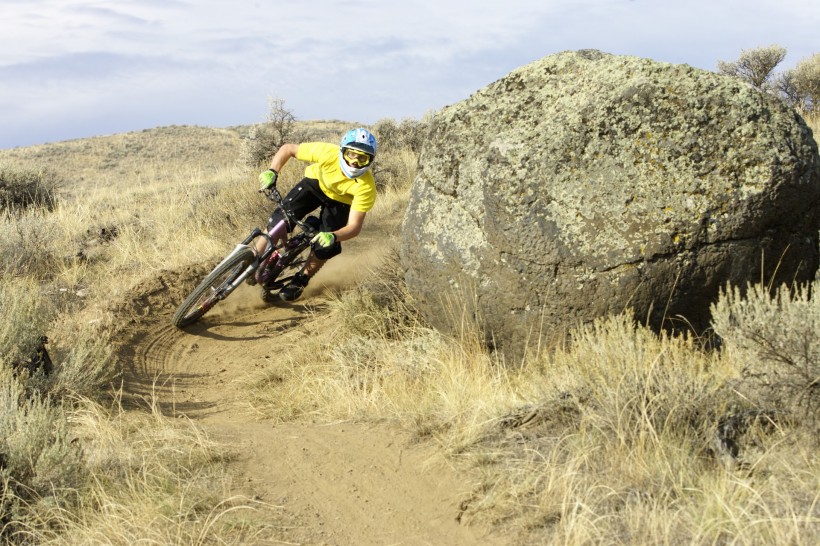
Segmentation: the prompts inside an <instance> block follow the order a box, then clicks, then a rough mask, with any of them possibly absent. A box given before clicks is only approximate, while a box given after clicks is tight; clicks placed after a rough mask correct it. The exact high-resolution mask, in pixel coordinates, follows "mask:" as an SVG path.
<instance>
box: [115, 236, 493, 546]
mask: <svg viewBox="0 0 820 546" xmlns="http://www.w3.org/2000/svg"><path fill="white" fill-rule="evenodd" d="M372 259H373V256H362V255H361V254H357V253H355V252H353V253H351V252H348V253H347V254H342V255H341V256H339V257H338V258H336V259H334V260H333V261H331V262H329V263H328V266H326V267H325V269H324V270H323V271H321V272H320V274H319V276H317V278H316V279H315V280H314V283H312V285H311V287H309V289H308V291H307V292H306V294H305V298H304V301H305V302H310V301H311V298H312V297H313V298H315V297H316V292H317V291H318V290H322V289H323V288H322V286H323V285H325V286H327V285H329V284H333V283H335V284H336V285H337V287H338V284H339V283H340V282H342V283H343V282H344V281H340V279H344V278H347V277H348V276H349V275H347V272H348V271H350V270H351V268H352V267H353V266H354V264H356V265H357V266H361V264H362V263H363V260H364V261H365V262H367V261H372ZM167 288H168V287H167V286H165V285H164V284H163V283H159V285H158V288H156V289H155V290H154V300H151V298H148V297H147V296H146V298H144V300H145V301H144V302H143V303H145V302H148V301H154V302H155V303H156V301H158V300H157V298H158V297H160V296H158V294H159V292H162V291H163V289H164V290H165V291H166V292H167V291H168V290H167ZM257 290H258V289H255V287H254V288H252V287H244V286H243V287H241V288H240V289H239V290H237V292H236V293H234V294H233V295H232V296H231V298H229V299H228V300H226V301H225V302H222V304H220V306H218V307H217V308H216V309H214V310H213V311H212V312H211V313H210V314H209V315H207V316H206V317H204V319H203V320H202V321H201V323H200V324H197V325H194V326H193V327H190V328H189V329H187V330H186V331H185V332H183V331H179V330H177V329H176V328H174V327H173V326H171V325H170V322H169V320H170V314H171V312H172V309H171V310H168V309H167V302H165V303H166V305H165V307H166V309H163V310H162V311H160V310H159V307H158V306H154V307H153V309H152V308H151V306H150V305H148V306H147V307H146V308H145V309H146V310H147V311H148V312H146V313H145V314H144V317H143V319H142V320H140V321H139V322H138V324H139V326H138V332H137V333H136V335H135V337H134V341H133V342H132V343H131V345H130V346H129V347H128V348H127V351H128V353H129V354H128V356H129V359H128V360H129V361H131V362H132V363H133V368H132V369H131V370H129V372H128V382H127V389H128V391H129V394H130V395H131V397H134V398H137V399H144V400H150V399H152V397H153V398H154V399H155V400H156V401H158V402H159V404H160V406H161V407H162V409H163V412H164V413H165V414H166V415H176V416H181V417H182V416H184V417H187V418H189V419H192V420H193V421H194V422H195V423H196V424H197V425H198V426H200V427H201V428H202V429H203V430H204V431H205V432H206V433H207V434H208V435H209V436H210V437H212V438H214V439H217V440H222V441H225V442H228V443H229V444H230V445H232V446H234V447H235V448H236V451H237V452H238V453H239V457H238V460H237V461H236V462H235V463H234V464H233V466H232V472H233V474H234V475H233V476H232V482H233V483H234V484H235V491H233V493H239V494H244V495H247V496H250V497H251V498H255V499H258V500H259V501H261V502H262V503H264V505H265V506H267V509H268V512H267V514H268V515H270V517H271V518H275V520H276V525H277V526H278V527H279V530H278V531H277V537H276V538H277V540H265V541H261V540H260V542H258V543H261V544H267V543H270V544H274V543H292V544H327V545H348V544H350V545H369V544H374V545H376V544H378V545H387V544H396V545H398V544H401V545H422V544H435V545H444V546H446V545H464V544H490V545H493V544H499V545H500V544H507V543H508V541H506V540H505V539H504V538H503V537H500V536H498V535H492V534H488V533H487V532H486V531H484V530H481V529H476V528H472V527H467V526H466V525H462V524H461V523H460V517H459V516H460V509H459V505H460V503H461V502H462V501H463V500H464V499H465V498H467V495H468V494H469V489H470V487H469V486H470V484H469V483H467V481H466V478H465V477H464V476H462V475H459V474H458V473H457V472H456V471H455V470H453V469H452V468H450V467H448V466H447V465H446V464H444V463H443V462H442V460H441V457H439V456H438V455H437V453H436V452H435V450H434V448H433V446H430V445H424V444H418V443H413V442H411V441H410V439H409V437H408V435H407V434H406V433H403V432H402V431H399V430H396V429H394V428H391V427H389V426H386V425H373V424H363V423H353V422H339V423H331V424H327V423H312V422H305V421H299V422H294V423H285V424H281V423H280V424H276V423H272V422H267V421H265V420H263V419H260V418H259V417H258V416H256V415H254V414H253V413H252V411H251V410H250V406H249V405H248V404H247V402H246V400H247V394H246V386H247V384H248V381H249V377H250V375H251V374H253V373H255V372H258V371H259V370H260V368H269V367H274V368H275V367H276V366H277V363H276V359H275V346H276V343H277V341H278V340H281V338H283V337H285V336H284V334H285V333H287V334H288V335H287V336H286V337H287V338H288V339H294V338H296V339H298V337H299V335H308V332H307V330H306V329H305V326H304V323H305V321H306V318H307V316H308V313H309V310H308V308H307V307H306V306H305V305H304V304H291V305H283V306H277V307H269V306H266V305H264V304H263V303H262V302H261V301H260V300H259V298H258V291H257ZM166 297H171V298H173V297H177V296H175V295H173V296H167V295H166ZM260 517H268V516H266V515H265V512H264V511H263V512H262V514H261V516H260Z"/></svg>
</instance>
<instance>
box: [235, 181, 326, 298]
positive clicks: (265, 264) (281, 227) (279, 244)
mask: <svg viewBox="0 0 820 546" xmlns="http://www.w3.org/2000/svg"><path fill="white" fill-rule="evenodd" d="M259 192H260V193H264V194H265V196H266V197H267V198H268V199H270V200H271V201H273V202H275V203H276V204H277V205H279V209H280V210H281V211H282V214H284V216H285V218H284V219H282V220H279V221H278V222H277V223H276V224H275V225H273V226H271V228H270V229H269V230H268V231H267V232H265V231H262V230H261V229H259V228H254V230H253V231H252V232H251V233H250V235H248V236H247V237H246V238H245V239H244V240H243V241H242V242H241V243H239V244H238V245H236V248H234V250H233V251H232V252H231V253H230V254H228V256H227V257H225V259H224V260H223V262H226V261H228V260H229V259H230V258H231V257H232V256H233V255H234V254H236V253H237V252H240V251H241V249H242V248H243V247H250V244H251V242H253V241H254V240H255V239H256V238H258V237H262V238H263V239H265V240H266V241H267V245H266V248H265V251H264V252H263V253H262V254H261V255H260V256H259V257H258V258H257V259H256V260H254V262H253V263H251V264H249V265H248V267H247V268H245V270H244V271H242V273H241V274H240V275H239V276H238V277H236V279H235V280H234V281H233V282H232V283H231V284H230V285H228V286H226V287H225V290H224V292H223V293H222V295H221V297H220V299H225V298H227V297H228V296H229V295H230V294H231V292H233V291H234V290H236V288H237V287H239V285H240V284H242V283H243V282H245V279H247V278H248V277H250V276H251V275H254V276H255V278H256V282H257V283H259V284H260V285H263V286H264V284H265V282H266V281H267V280H268V279H267V278H266V277H267V275H266V273H267V272H269V271H270V269H271V268H272V267H273V266H274V265H276V262H277V261H278V260H279V258H280V257H281V254H280V252H279V250H280V249H282V248H285V247H287V243H288V242H289V241H290V237H289V234H290V232H289V230H288V228H287V226H288V223H290V224H291V225H293V226H299V227H301V228H302V231H304V232H305V233H310V234H312V233H313V232H314V231H315V230H314V229H313V227H311V226H310V225H308V224H307V223H305V222H303V221H301V220H298V219H296V218H294V217H293V216H292V215H291V214H290V212H288V210H287V209H286V208H285V207H284V203H283V201H282V194H281V193H279V190H278V189H277V188H276V187H273V188H268V189H264V190H259Z"/></svg>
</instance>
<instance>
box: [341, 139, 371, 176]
mask: <svg viewBox="0 0 820 546" xmlns="http://www.w3.org/2000/svg"><path fill="white" fill-rule="evenodd" d="M376 148H377V145H376V137H374V136H373V134H372V133H371V132H370V131H368V130H367V129H363V128H359V129H351V130H350V131H348V132H347V133H345V136H343V137H342V142H341V143H340V144H339V166H340V167H341V168H342V172H343V173H344V174H345V176H346V177H348V178H358V177H360V176H361V175H363V174H364V173H366V172H367V171H368V170H370V167H371V166H372V165H373V159H375V157H376ZM346 149H353V150H358V151H360V152H364V153H366V154H367V155H369V156H370V161H369V162H368V163H367V165H365V166H363V167H356V166H353V165H350V164H348V162H347V161H346V160H345V158H344V152H345V150H346Z"/></svg>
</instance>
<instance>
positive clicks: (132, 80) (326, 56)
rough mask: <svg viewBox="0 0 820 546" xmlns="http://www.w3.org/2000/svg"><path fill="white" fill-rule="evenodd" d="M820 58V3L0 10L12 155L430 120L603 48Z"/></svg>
mask: <svg viewBox="0 0 820 546" xmlns="http://www.w3.org/2000/svg"><path fill="white" fill-rule="evenodd" d="M772 44H778V45H780V46H783V47H785V48H786V50H787V52H788V54H787V56H786V59H785V60H784V62H783V63H782V64H781V65H780V66H779V67H778V70H786V69H790V68H794V66H795V65H796V64H797V63H798V62H800V61H801V60H803V59H805V58H807V57H809V56H810V55H812V54H814V53H818V52H820V2H818V1H817V0H686V1H683V0H502V1H499V0H493V1H489V0H401V1H390V0H356V1H340V0H0V149H4V148H13V147H17V146H30V145H35V144H42V143H48V142H58V141H63V140H70V139H75V138H86V137H91V136H101V135H109V134H116V133H124V132H129V131H138V130H142V129H149V128H154V127H161V126H167V125H200V126H207V127H228V126H232V125H245V124H250V123H259V122H262V121H265V119H266V117H267V114H268V112H269V104H270V100H271V99H272V98H275V99H278V100H283V101H284V104H285V107H286V108H287V109H288V110H290V111H291V112H292V113H293V114H294V115H295V116H296V118H297V119H299V120H319V119H337V120H343V121H349V122H351V123H355V124H370V123H374V122H375V121H377V120H379V119H383V118H394V119H396V120H400V119H404V118H407V117H410V118H420V117H422V116H424V115H425V114H427V113H429V112H434V111H436V110H439V109H441V108H442V107H444V106H446V105H449V104H453V103H456V102H459V101H461V100H463V99H466V98H467V97H469V96H470V95H471V94H472V93H474V92H475V91H477V90H479V89H481V88H482V87H485V86H486V85H489V84H490V83H492V82H494V81H496V80H498V79H500V78H502V77H504V76H505V75H506V74H508V73H509V72H511V71H512V70H514V69H516V68H518V67H520V66H523V65H525V64H528V63H530V62H532V61H535V60H537V59H540V58H542V57H544V56H547V55H550V54H553V53H558V52H561V51H566V50H577V49H599V50H601V51H604V52H607V53H613V54H619V55H635V56H639V57H647V58H652V59H655V60H658V61H664V62H672V63H685V64H689V65H691V66H694V67H697V68H702V69H705V70H716V67H717V62H718V61H720V60H723V61H734V60H736V59H737V58H738V57H739V55H740V53H741V51H742V50H744V49H754V48H757V47H764V46H768V45H772Z"/></svg>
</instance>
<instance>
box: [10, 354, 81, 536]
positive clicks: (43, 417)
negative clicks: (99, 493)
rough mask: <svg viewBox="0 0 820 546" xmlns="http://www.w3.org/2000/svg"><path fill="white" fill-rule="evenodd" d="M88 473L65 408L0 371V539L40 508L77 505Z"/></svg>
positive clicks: (17, 529) (23, 525)
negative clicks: (29, 390) (32, 391)
mask: <svg viewBox="0 0 820 546" xmlns="http://www.w3.org/2000/svg"><path fill="white" fill-rule="evenodd" d="M86 476H87V474H86V472H85V471H84V468H83V459H82V450H81V448H80V445H79V444H77V443H76V442H74V441H73V437H72V435H71V431H70V428H69V426H68V420H67V417H66V412H65V411H64V409H63V408H62V407H61V406H59V405H55V404H54V403H53V402H52V401H51V400H49V399H48V398H43V397H41V396H40V395H39V394H37V393H31V392H27V390H26V389H25V387H24V386H23V385H22V384H21V383H20V382H19V381H18V380H17V379H16V378H15V377H14V376H12V375H11V373H10V372H9V370H8V368H6V367H3V368H2V369H0V523H2V525H0V539H8V538H10V537H14V535H16V534H18V533H21V532H23V531H24V529H25V528H26V527H28V526H31V525H37V524H38V520H39V516H38V514H39V513H41V512H43V511H46V510H49V509H51V508H54V507H56V506H59V507H61V508H63V509H72V508H74V507H76V506H77V502H78V494H79V491H80V489H81V488H82V487H83V484H84V483H85V480H86Z"/></svg>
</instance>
